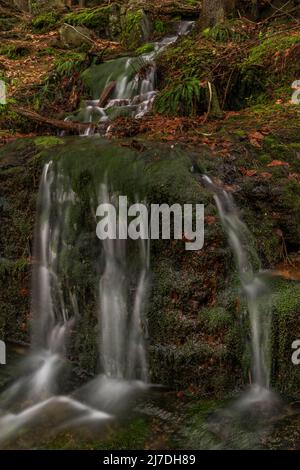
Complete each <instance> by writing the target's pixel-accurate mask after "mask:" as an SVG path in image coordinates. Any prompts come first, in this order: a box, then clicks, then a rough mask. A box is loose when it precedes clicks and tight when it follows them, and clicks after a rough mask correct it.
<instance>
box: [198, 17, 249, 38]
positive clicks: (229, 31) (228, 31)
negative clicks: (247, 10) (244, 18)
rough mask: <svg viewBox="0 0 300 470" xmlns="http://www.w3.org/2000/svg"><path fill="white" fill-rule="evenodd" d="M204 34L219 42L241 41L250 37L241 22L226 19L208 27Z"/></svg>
mask: <svg viewBox="0 0 300 470" xmlns="http://www.w3.org/2000/svg"><path fill="white" fill-rule="evenodd" d="M202 34H203V36H204V37H205V38H207V39H213V40H214V41H217V42H228V41H233V42H241V41H245V40H246V39H248V35H247V34H246V33H245V31H244V30H243V29H242V27H241V22H238V21H226V22H224V23H221V24H218V25H215V26H213V27H212V28H206V29H205V30H204V31H203V32H202Z"/></svg>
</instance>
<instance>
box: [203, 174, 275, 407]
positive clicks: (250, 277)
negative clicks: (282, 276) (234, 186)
mask: <svg viewBox="0 0 300 470" xmlns="http://www.w3.org/2000/svg"><path fill="white" fill-rule="evenodd" d="M204 184H205V185H206V186H207V187H208V188H209V189H210V190H212V192H213V193H214V198H215V201H216V204H217V208H218V211H219V214H220V218H221V222H222V225H223V228H224V230H225V232H226V235H227V237H228V241H229V244H230V246H231V248H232V251H233V253H234V255H235V260H236V266H237V270H238V274H239V279H240V282H241V286H242V290H243V293H244V295H245V298H246V301H247V307H248V313H249V319H250V327H251V351H252V389H251V391H252V394H251V397H250V395H249V396H248V398H249V400H250V401H252V399H255V400H256V399H258V400H259V399H260V398H262V399H265V398H266V397H267V396H268V394H269V388H270V370H271V357H270V329H271V305H270V302H269V299H270V295H269V290H268V286H267V284H266V282H265V280H264V279H263V277H262V275H261V274H260V272H259V271H257V270H255V268H254V266H253V263H252V260H251V256H250V255H249V252H250V251H251V247H252V239H251V234H250V233H249V231H248V228H247V227H246V225H245V224H244V223H243V222H242V221H241V219H240V217H239V214H238V210H237V208H236V206H235V204H234V201H233V199H232V197H231V196H230V195H229V194H228V193H227V192H226V191H224V190H223V189H221V188H220V187H218V186H216V185H215V184H214V183H213V182H212V180H211V179H210V178H208V177H207V176H205V177H204ZM255 258H256V260H257V259H258V257H257V255H256V253H255ZM254 397H255V398H254Z"/></svg>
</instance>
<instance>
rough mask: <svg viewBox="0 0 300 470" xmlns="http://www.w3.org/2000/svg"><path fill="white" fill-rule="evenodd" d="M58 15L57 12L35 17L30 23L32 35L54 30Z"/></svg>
mask: <svg viewBox="0 0 300 470" xmlns="http://www.w3.org/2000/svg"><path fill="white" fill-rule="evenodd" d="M59 19H60V15H59V14H58V13H57V12H53V11H51V12H48V13H44V14H41V15H38V16H36V17H35V18H34V19H33V20H32V22H31V27H32V31H33V32H34V33H46V32H48V31H51V29H54V28H55V27H56V26H57V24H58V23H59Z"/></svg>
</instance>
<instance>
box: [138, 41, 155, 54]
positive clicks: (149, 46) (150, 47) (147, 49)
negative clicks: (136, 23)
mask: <svg viewBox="0 0 300 470" xmlns="http://www.w3.org/2000/svg"><path fill="white" fill-rule="evenodd" d="M153 51H154V46H153V44H150V43H146V44H143V45H142V46H141V47H139V48H138V49H137V50H136V51H135V52H136V54H137V55H143V54H148V53H150V52H153Z"/></svg>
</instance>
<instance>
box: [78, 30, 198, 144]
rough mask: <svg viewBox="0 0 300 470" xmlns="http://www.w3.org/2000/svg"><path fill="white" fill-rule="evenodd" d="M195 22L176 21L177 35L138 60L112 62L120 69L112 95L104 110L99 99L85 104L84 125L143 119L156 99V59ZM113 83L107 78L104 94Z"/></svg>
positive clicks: (88, 132)
mask: <svg viewBox="0 0 300 470" xmlns="http://www.w3.org/2000/svg"><path fill="white" fill-rule="evenodd" d="M194 24H195V22H194V21H181V22H179V25H178V29H177V32H176V34H174V35H172V36H167V37H165V38H164V39H162V40H161V41H157V42H154V43H153V44H152V49H153V50H151V52H149V53H145V54H142V55H140V56H139V57H129V58H127V59H125V61H124V59H115V60H114V61H111V64H113V63H115V64H116V67H120V68H121V71H120V73H119V74H118V77H117V79H116V83H115V84H114V86H113V92H112V94H111V96H109V99H108V101H107V102H106V103H105V105H104V106H103V107H101V106H100V104H99V98H98V99H96V100H89V101H86V107H85V110H84V112H83V120H84V121H85V122H86V123H89V122H94V123H102V124H104V125H105V123H106V127H107V126H108V123H109V121H111V120H112V119H114V118H115V117H118V116H131V117H134V118H136V119H139V118H142V117H143V116H144V115H145V114H147V113H148V112H149V111H150V110H151V109H152V106H153V103H154V100H155V98H156V96H157V93H158V92H157V89H156V85H157V77H156V57H157V56H158V54H160V53H161V52H162V51H163V50H164V49H165V48H166V47H168V46H169V45H170V44H173V43H174V42H176V41H177V39H178V38H179V37H180V36H184V35H186V34H188V33H189V32H190V31H191V30H192V28H193V26H194ZM112 83H113V81H112V75H109V76H108V77H107V79H106V81H105V82H104V83H103V85H104V88H103V90H102V92H103V91H105V89H106V88H107V87H109V86H110V85H111V84H112ZM92 132H93V131H92V128H90V129H88V130H86V131H85V133H84V135H85V136H86V135H90V134H91V133H92Z"/></svg>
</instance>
